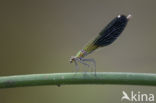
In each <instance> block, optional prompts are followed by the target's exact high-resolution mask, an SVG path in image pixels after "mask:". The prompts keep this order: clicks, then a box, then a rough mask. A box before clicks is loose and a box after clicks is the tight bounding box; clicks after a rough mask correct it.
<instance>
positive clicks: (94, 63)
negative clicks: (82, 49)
mask: <svg viewBox="0 0 156 103" xmlns="http://www.w3.org/2000/svg"><path fill="white" fill-rule="evenodd" d="M82 61H88V62H91V63H92V64H93V66H94V68H93V69H94V72H95V75H96V61H95V60H94V59H93V58H90V59H84V58H82Z"/></svg>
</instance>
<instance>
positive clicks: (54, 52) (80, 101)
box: [0, 0, 156, 103]
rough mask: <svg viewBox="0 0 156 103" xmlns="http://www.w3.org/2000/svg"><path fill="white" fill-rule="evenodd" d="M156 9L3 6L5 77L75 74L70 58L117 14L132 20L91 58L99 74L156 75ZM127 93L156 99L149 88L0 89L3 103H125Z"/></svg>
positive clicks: (23, 0)
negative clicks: (132, 92) (122, 99)
mask: <svg viewBox="0 0 156 103" xmlns="http://www.w3.org/2000/svg"><path fill="white" fill-rule="evenodd" d="M155 4H156V1H155V0H116V1H115V0H49V1H46V0H38V1H31V0H30V1H27V0H19V1H16V0H15V1H14V0H10V1H5V2H4V1H1V4H0V13H1V14H0V28H1V29H0V76H8V75H19V74H33V73H57V72H72V71H73V70H74V69H75V67H74V65H73V64H69V62H68V59H69V58H70V56H72V55H75V54H76V53H77V51H78V50H80V49H81V48H82V47H83V46H84V44H86V43H87V42H88V41H89V40H90V39H92V38H93V37H95V36H97V34H98V33H99V32H100V31H101V29H103V28H104V27H105V26H106V24H108V23H109V22H110V21H111V20H112V19H113V18H114V17H115V16H117V15H118V14H125V15H128V14H132V16H133V17H132V19H131V20H130V21H129V23H128V26H127V27H126V29H125V30H124V32H123V33H122V35H121V36H120V37H119V38H118V39H117V40H116V41H115V42H114V43H113V44H112V45H111V46H108V47H105V48H102V49H101V50H97V51H96V52H94V53H93V54H92V55H89V56H88V58H95V59H96V62H97V72H139V73H142V72H143V73H144V72H145V73H156V46H155V45H156V29H155V28H156V20H155V19H156V12H155V10H156V5H155ZM84 69H85V68H84V67H82V68H81V70H80V71H84ZM123 90H125V91H126V92H127V93H128V92H130V91H131V90H134V91H135V92H137V91H140V92H141V93H147V94H148V93H153V94H155V96H156V88H155V87H148V86H128V85H122V86H121V85H70V86H68V85H67V86H61V87H57V86H41V87H40V86H38V87H26V88H11V89H3V90H2V89H1V90H0V103H73V102H74V103H95V102H97V103H120V102H121V100H120V99H121V97H122V91H123ZM121 103H123V102H121ZM124 103H129V102H126V101H125V102H124Z"/></svg>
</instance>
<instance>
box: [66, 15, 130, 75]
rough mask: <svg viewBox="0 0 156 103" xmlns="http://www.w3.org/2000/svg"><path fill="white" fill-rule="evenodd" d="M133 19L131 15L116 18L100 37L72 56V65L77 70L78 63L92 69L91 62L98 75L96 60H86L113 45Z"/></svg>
mask: <svg viewBox="0 0 156 103" xmlns="http://www.w3.org/2000/svg"><path fill="white" fill-rule="evenodd" d="M130 18H131V15H130V14H129V15H128V16H125V15H118V16H117V17H115V18H114V19H113V20H112V21H111V22H110V23H109V24H108V25H107V26H106V27H105V28H104V29H103V30H102V31H101V32H100V33H99V35H98V36H97V37H96V38H95V39H93V40H92V41H91V42H89V43H88V44H87V45H86V46H85V47H84V48H83V49H81V50H80V51H79V52H78V53H77V54H76V55H75V56H71V58H70V60H69V61H70V63H73V62H74V63H75V66H76V68H77V69H78V63H77V62H79V63H82V64H83V65H86V66H88V67H90V65H89V64H88V63H86V62H91V63H92V64H93V65H94V69H95V73H96V62H95V60H94V59H86V58H84V57H86V56H87V55H88V54H91V53H92V52H93V51H95V50H96V49H98V48H101V47H104V46H108V45H110V44H112V43H113V42H114V41H115V40H116V39H117V38H118V37H119V35H120V34H121V33H122V32H123V30H124V29H125V27H126V25H127V23H128V20H129V19H130Z"/></svg>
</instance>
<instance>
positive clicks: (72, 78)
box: [0, 72, 156, 88]
mask: <svg viewBox="0 0 156 103" xmlns="http://www.w3.org/2000/svg"><path fill="white" fill-rule="evenodd" d="M73 84H81V85H82V84H125V85H149V86H156V74H150V73H124V72H121V73H119V72H97V73H96V75H95V74H94V73H91V72H89V73H51V74H30V75H15V76H1V77H0V88H13V87H26V86H41V85H57V86H62V85H73Z"/></svg>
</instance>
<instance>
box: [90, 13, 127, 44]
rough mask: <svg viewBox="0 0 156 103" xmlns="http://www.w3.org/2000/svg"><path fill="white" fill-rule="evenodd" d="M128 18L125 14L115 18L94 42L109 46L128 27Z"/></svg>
mask: <svg viewBox="0 0 156 103" xmlns="http://www.w3.org/2000/svg"><path fill="white" fill-rule="evenodd" d="M127 22H128V19H127V17H126V16H125V15H119V16H118V17H116V18H114V19H113V20H112V21H111V22H110V23H109V24H108V25H107V26H106V27H105V28H104V29H103V30H102V31H101V32H100V34H99V36H98V37H97V38H95V40H94V41H93V44H94V45H96V46H99V47H102V46H107V45H109V44H111V43H113V42H114V41H115V40H116V39H117V37H118V36H119V35H120V34H121V33H122V31H123V30H124V28H125V27H126V25H127Z"/></svg>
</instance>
